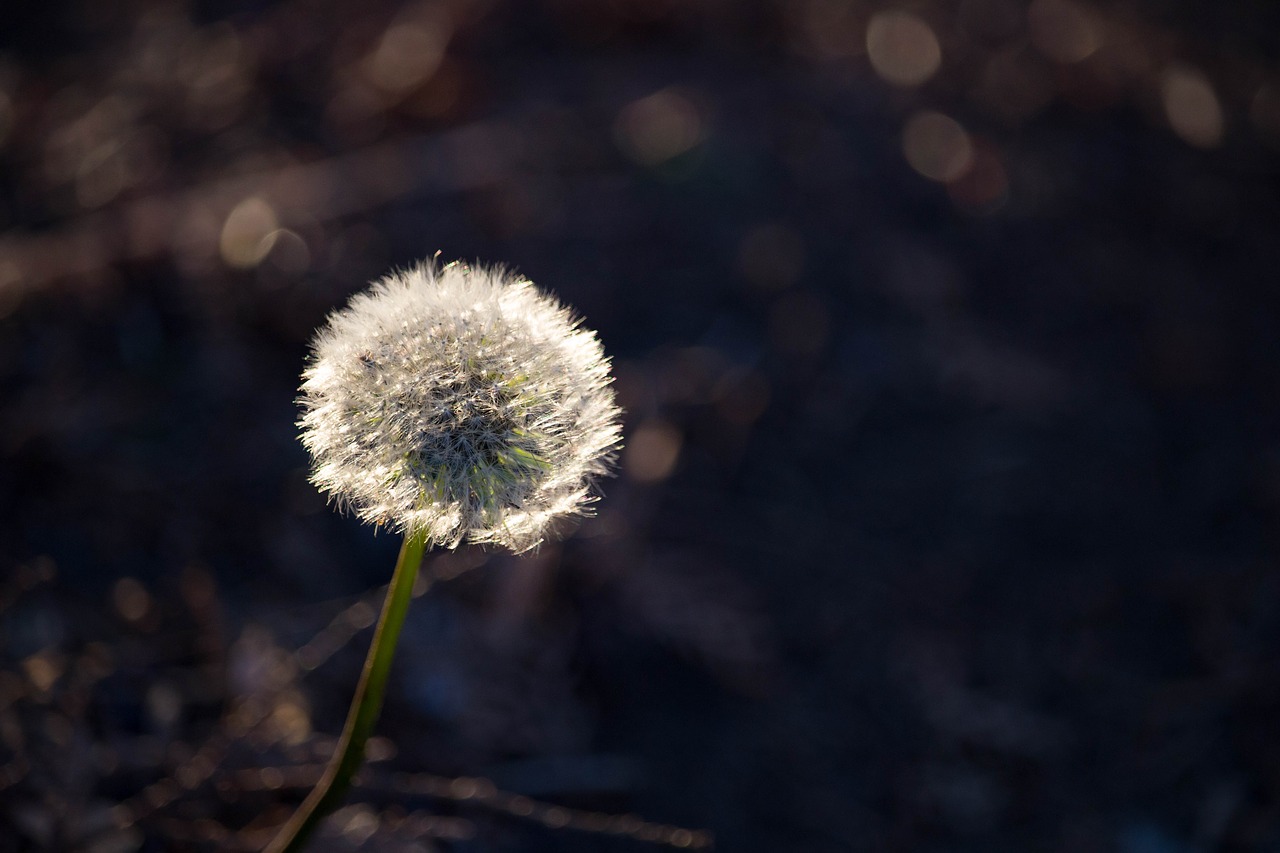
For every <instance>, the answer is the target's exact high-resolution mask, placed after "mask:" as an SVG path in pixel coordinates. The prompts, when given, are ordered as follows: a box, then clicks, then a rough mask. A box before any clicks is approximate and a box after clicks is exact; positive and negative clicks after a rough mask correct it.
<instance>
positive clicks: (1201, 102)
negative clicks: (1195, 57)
mask: <svg viewBox="0 0 1280 853" xmlns="http://www.w3.org/2000/svg"><path fill="white" fill-rule="evenodd" d="M1160 93H1161V96H1162V98H1163V101H1164V112H1165V116H1166V117H1167V118H1168V119H1169V126H1170V127H1172V128H1173V132H1174V133H1176V134H1178V136H1180V137H1182V139H1183V141H1184V142H1186V143H1188V144H1189V145H1194V146H1196V147H1197V148H1213V147H1214V146H1216V145H1217V144H1218V143H1220V142H1221V141H1222V131H1223V117H1222V106H1221V105H1220V104H1219V102H1218V96H1217V94H1216V93H1215V92H1214V91H1213V86H1212V85H1211V84H1210V83H1209V81H1208V79H1207V78H1206V77H1205V76H1204V75H1203V74H1201V73H1200V72H1199V71H1197V70H1196V69H1194V68H1191V67H1190V66H1186V65H1174V66H1171V67H1170V68H1168V69H1166V71H1165V73H1164V77H1163V79H1162V80H1161V83H1160Z"/></svg>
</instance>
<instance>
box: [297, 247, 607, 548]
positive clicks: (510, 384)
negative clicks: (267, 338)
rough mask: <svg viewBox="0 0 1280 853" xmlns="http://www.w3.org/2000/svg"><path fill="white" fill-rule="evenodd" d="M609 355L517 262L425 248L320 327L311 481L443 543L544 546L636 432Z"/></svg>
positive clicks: (402, 528)
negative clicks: (437, 256) (428, 255)
mask: <svg viewBox="0 0 1280 853" xmlns="http://www.w3.org/2000/svg"><path fill="white" fill-rule="evenodd" d="M610 382H611V378H610V375H609V361H608V359H607V358H606V357H605V355H604V351H603V348H602V347H601V345H600V342H599V340H598V339H597V338H596V335H595V333H594V332H592V331H590V330H588V329H584V328H582V327H581V326H580V325H579V322H578V321H577V320H576V319H575V318H574V316H573V314H572V313H571V312H570V310H569V309H568V308H566V307H565V306H563V305H562V304H561V303H560V302H558V301H557V300H556V299H554V298H553V297H551V296H548V295H546V294H544V293H542V292H540V291H539V290H538V289H537V288H536V287H534V285H533V284H532V283H531V282H529V281H526V280H524V279H521V278H517V277H514V276H512V275H511V274H510V273H508V272H506V271H505V270H503V269H501V268H485V267H474V268H473V267H468V266H466V265H464V264H462V263H452V264H449V265H447V266H445V267H443V268H440V267H437V266H436V265H435V264H433V263H424V264H422V265H420V266H418V267H416V268H414V269H411V270H409V271H407V272H403V273H396V274H392V275H389V276H387V277H386V278H383V279H382V280H381V281H378V282H376V283H375V284H374V285H373V286H372V287H371V288H369V289H368V290H367V291H365V292H363V293H360V294H357V295H356V296H354V297H352V299H351V301H350V303H349V304H348V305H347V307H346V308H344V309H342V310H339V311H335V312H334V313H333V314H331V315H330V317H329V319H328V322H327V323H326V325H325V326H324V327H322V328H321V329H320V331H319V332H318V333H317V334H316V337H315V340H314V341H313V343H312V358H311V361H310V362H309V364H308V366H307V368H306V370H305V371H304V373H303V382H302V397H301V404H302V407H303V410H304V411H303V415H302V418H301V420H300V421H299V426H300V427H301V428H302V442H303V444H304V445H305V446H306V448H307V450H308V451H310V453H311V458H312V461H313V469H312V475H311V481H312V482H313V483H314V484H315V485H316V486H318V487H319V488H320V489H321V490H323V491H325V492H327V493H328V494H329V495H330V497H331V498H332V499H334V500H336V501H337V502H338V503H339V504H340V505H341V506H343V507H346V508H350V509H352V510H353V511H354V512H355V513H356V514H357V515H358V516H359V517H360V518H361V519H363V520H365V521H370V522H374V523H376V524H385V525H388V526H390V527H391V528H393V529H395V530H397V531H399V532H403V533H405V534H406V535H421V536H423V537H425V539H426V541H427V542H428V544H436V545H444V546H447V547H456V546H457V545H459V544H460V543H462V542H463V541H468V542H476V543H495V544H499V545H503V546H506V547H508V548H510V549H511V550H513V551H516V552H520V551H525V550H528V549H530V548H532V547H535V546H536V545H538V544H539V543H540V542H541V541H542V539H543V538H544V536H545V535H546V531H547V527H548V525H549V524H550V523H551V522H552V521H553V520H554V519H556V518H557V517H559V516H563V515H569V514H575V513H582V512H583V511H584V509H585V508H586V506H587V505H588V504H589V502H590V501H591V500H592V492H591V484H592V480H593V478H594V477H595V476H597V475H600V474H604V473H606V472H607V471H608V469H609V468H610V466H611V463H612V461H613V457H614V454H615V451H616V450H617V448H618V442H619V437H620V432H621V427H620V425H619V416H620V411H619V409H618V407H617V405H616V404H615V402H614V394H613V389H612V388H611V387H610Z"/></svg>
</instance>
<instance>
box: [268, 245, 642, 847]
mask: <svg viewBox="0 0 1280 853" xmlns="http://www.w3.org/2000/svg"><path fill="white" fill-rule="evenodd" d="M312 350H313V351H312V358H311V361H310V362H309V364H308V366H307V368H306V370H305V371H304V372H303V382H302V398H301V403H302V407H303V415H302V418H301V420H300V421H299V426H300V427H301V429H302V442H303V444H304V445H305V446H306V448H307V450H308V451H310V453H311V457H312V462H313V469H312V474H311V481H312V482H313V483H314V484H315V485H316V486H318V487H319V488H320V489H322V490H323V491H325V492H327V493H328V494H329V495H330V497H331V498H332V499H334V500H335V501H336V502H337V503H338V504H339V505H340V506H342V507H344V508H350V509H351V510H353V511H354V512H355V513H356V514H357V515H358V516H359V517H360V518H362V519H364V520H365V521H369V522H373V523H375V524H379V525H385V526H388V527H390V528H391V529H393V530H395V531H397V532H399V533H402V534H404V544H403V546H402V547H401V549H400V558H399V560H398V561H397V562H396V568H395V572H394V574H393V575H392V578H391V584H390V586H389V587H388V589H387V598H386V601H385V602H384V604H383V608H382V614H381V616H380V617H379V619H378V625H377V627H376V628H375V630H374V636H373V642H372V644H371V645H370V648H369V656H368V658H367V659H366V661H365V666H364V669H363V671H362V672H361V675H360V682H359V684H358V685H357V686H356V693H355V697H354V698H353V699H352V702H351V710H350V712H349V713H348V716H347V722H346V725H345V727H344V728H343V731H342V736H341V737H340V738H339V741H338V746H337V749H336V750H335V752H334V755H333V758H332V760H331V761H330V763H329V765H328V767H327V768H326V770H325V773H324V776H323V777H322V778H321V780H320V782H319V783H318V784H317V785H316V787H315V789H314V790H312V792H311V794H310V795H309V796H308V797H307V799H306V800H305V801H304V802H303V803H302V805H301V806H300V807H299V808H298V811H297V812H296V813H295V814H294V816H293V817H292V818H291V819H290V820H289V822H288V823H286V824H285V826H284V827H283V828H282V829H281V830H280V832H279V834H278V835H277V836H276V838H275V840H274V841H273V842H272V843H271V845H270V846H269V847H268V848H267V851H268V853H286V851H296V850H300V849H302V846H303V845H304V844H305V843H306V839H307V837H308V836H309V835H310V834H311V833H312V832H313V831H314V830H315V828H316V826H317V825H318V823H319V822H320V820H322V819H323V818H324V816H325V815H327V814H329V813H330V812H332V811H333V810H334V809H335V808H336V807H337V806H338V804H340V803H341V802H342V799H343V797H344V796H345V795H346V791H347V789H348V788H349V787H350V785H351V780H352V778H353V777H354V776H355V773H356V771H357V770H358V769H359V768H360V765H361V763H362V762H363V760H364V747H365V744H366V742H367V741H368V739H369V736H370V734H371V733H372V731H373V726H374V723H375V722H376V721H377V718H378V714H379V712H380V711H381V708H382V697H383V694H384V693H385V691H386V683H387V678H388V676H389V674H390V671H391V661H392V658H393V656H394V654H395V647H396V642H397V639H398V637H399V635H400V629H401V627H402V626H403V624H404V618H405V614H406V613H407V612H408V606H409V601H410V599H411V598H412V590H413V581H414V578H415V577H416V576H417V572H418V567H419V566H420V564H421V562H422V555H423V552H424V550H425V549H426V547H427V546H428V545H440V546H444V547H448V548H454V547H457V546H458V545H460V544H461V543H463V542H473V543H481V544H489V543H491V544H497V545H502V546H505V547H507V548H510V549H511V550H512V551H515V552H517V553H519V552H522V551H527V550H529V549H530V548H533V547H536V546H537V545H538V544H539V543H540V542H542V541H543V539H544V538H545V537H546V536H547V533H548V531H549V529H550V526H551V525H552V523H553V522H554V521H555V520H556V519H557V518H560V517H562V516H565V515H572V514H581V513H583V512H585V511H586V509H587V507H588V506H589V504H590V502H591V500H592V498H593V495H592V493H591V486H592V480H593V479H594V478H595V477H596V476H597V475H600V474H603V473H606V472H607V470H608V469H609V467H610V464H611V462H612V460H613V457H614V453H615V451H616V449H617V447H618V440H619V436H620V429H621V428H620V426H619V414H620V413H619V410H618V407H617V405H616V404H615V403H614V395H613V390H612V388H611V387H610V384H609V383H610V377H609V362H608V360H607V359H606V358H605V356H604V351H603V349H602V348H601V346H600V342H599V340H598V339H597V338H596V336H595V334H594V333H593V332H591V331H589V330H587V329H584V328H582V327H581V325H579V323H578V321H577V320H576V319H575V318H574V316H573V314H572V313H571V312H570V311H569V309H568V308H566V307H565V306H563V305H562V304H561V303H559V302H558V301H557V300H555V299H554V298H552V297H550V296H548V295H546V294H544V293H542V292H541V291H539V290H538V289H537V288H535V287H534V286H533V284H532V283H531V282H528V281H526V280H524V279H521V278H517V277H515V276H513V275H511V274H509V273H507V272H506V271H505V270H503V269H501V268H485V267H475V268H472V267H468V266H466V265H464V264H462V263H452V264H449V265H447V266H444V267H438V266H436V265H435V264H434V263H424V264H421V265H419V266H417V267H415V268H413V269H411V270H409V271H407V272H404V273H396V274H393V275H390V276H387V277H386V278H384V279H382V280H381V281H378V282H376V283H375V284H374V285H373V286H372V287H371V288H370V289H369V290H367V291H365V292H364V293H360V294H357V295H356V296H355V297H353V298H352V300H351V302H350V303H349V304H348V305H347V307H346V308H345V309H342V310H340V311H336V312H334V313H333V314H332V315H330V317H329V319H328V322H327V323H326V325H325V326H324V327H323V328H322V329H321V330H320V331H319V333H318V334H317V335H316V338H315V341H314V342H313V346H312Z"/></svg>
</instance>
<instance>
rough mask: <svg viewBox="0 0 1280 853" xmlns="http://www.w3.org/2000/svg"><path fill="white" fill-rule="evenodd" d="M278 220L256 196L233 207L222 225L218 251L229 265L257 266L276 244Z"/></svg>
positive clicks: (267, 205) (268, 206) (237, 266)
mask: <svg viewBox="0 0 1280 853" xmlns="http://www.w3.org/2000/svg"><path fill="white" fill-rule="evenodd" d="M278 228H279V223H278V222H277V221H276V212H275V210H274V209H273V208H272V207H271V205H269V204H267V202H265V201H264V200H262V199H261V198H259V197H257V196H252V197H250V198H247V199H245V200H244V201H242V202H240V203H239V204H237V205H236V206H235V208H234V209H233V210H232V211H231V213H230V214H229V215H228V216H227V219H226V222H224V223H223V224H222V236H221V237H220V238H219V240H218V250H219V252H220V253H221V254H222V260H223V261H225V262H226V264H227V265H228V266H231V267H235V268H237V269H248V268H250V267H254V266H257V265H258V263H259V262H261V261H262V259H263V258H265V257H266V256H267V254H268V253H269V252H270V251H271V249H272V247H273V246H275V235H276V233H277V229H278Z"/></svg>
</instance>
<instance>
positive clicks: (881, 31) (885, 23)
mask: <svg viewBox="0 0 1280 853" xmlns="http://www.w3.org/2000/svg"><path fill="white" fill-rule="evenodd" d="M867 56H868V58H869V59H870V60H871V67H872V68H874V69H875V71H876V73H877V74H879V75H880V76H881V77H882V78H884V79H885V80H887V81H888V82H890V83H893V84H895V85H897V86H919V85H920V84H921V83H923V82H925V81H926V80H928V79H929V78H930V77H932V76H933V75H934V73H935V72H937V70H938V67H939V66H940V65H941V64H942V48H941V46H939V44H938V37H937V36H935V35H934V34H933V30H932V29H931V28H930V27H929V25H928V24H926V23H925V22H924V21H923V20H922V19H920V18H919V17H917V16H915V15H913V14H911V13H910V12H902V11H889V12H880V13H879V14H877V15H875V16H874V17H872V19H871V23H870V24H868V25H867Z"/></svg>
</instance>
